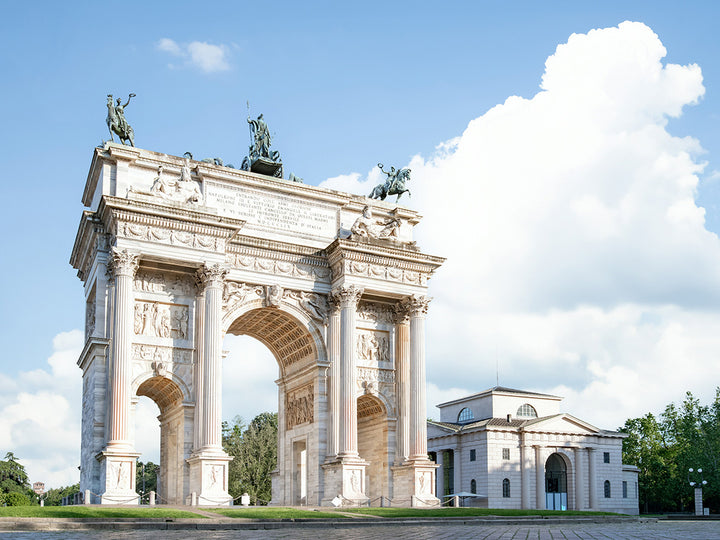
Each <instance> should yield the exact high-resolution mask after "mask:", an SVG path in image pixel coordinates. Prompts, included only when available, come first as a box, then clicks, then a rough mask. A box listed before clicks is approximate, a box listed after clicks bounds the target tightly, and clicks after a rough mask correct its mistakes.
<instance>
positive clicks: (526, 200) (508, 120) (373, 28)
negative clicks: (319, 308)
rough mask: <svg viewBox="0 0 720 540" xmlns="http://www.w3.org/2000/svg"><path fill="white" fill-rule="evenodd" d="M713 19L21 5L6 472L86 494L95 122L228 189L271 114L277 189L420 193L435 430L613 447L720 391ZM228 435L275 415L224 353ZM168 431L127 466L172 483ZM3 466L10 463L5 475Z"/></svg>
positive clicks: (259, 388)
mask: <svg viewBox="0 0 720 540" xmlns="http://www.w3.org/2000/svg"><path fill="white" fill-rule="evenodd" d="M719 11H720V5H718V4H717V3H715V2H692V1H691V2H684V3H679V2H662V1H652V2H650V1H648V2H632V1H624V2H613V1H606V2H602V3H600V2H593V3H591V2H560V1H549V2H542V3H538V2H489V1H478V2H445V3H443V4H442V5H439V4H438V3H437V2H432V3H430V2H393V3H385V2H373V1H369V2H362V3H353V4H349V3H330V2H328V3H320V2H304V3H297V2H274V3H265V4H261V3H245V2H243V3H240V2H205V3H203V4H202V7H201V8H199V5H198V4H197V3H195V2H194V3H188V2H173V3H169V2H167V3H166V2H143V3H140V2H133V1H129V2H125V3H122V4H118V5H114V6H112V7H110V8H105V7H103V6H101V5H98V4H97V3H90V2H65V3H60V4H57V3H51V2H35V3H19V2H14V3H7V4H6V5H4V6H3V15H4V16H3V17H2V20H0V51H2V53H0V73H2V77H1V78H0V121H1V125H2V127H1V128H0V164H2V170H3V178H4V188H5V201H6V202H5V205H4V208H3V212H1V213H0V224H1V225H2V228H3V230H5V231H6V233H5V234H4V235H3V239H2V250H0V256H1V257H2V262H3V264H2V265H0V272H2V277H3V283H4V284H5V288H4V295H3V301H2V303H0V338H1V339H2V344H3V348H2V352H1V353H0V453H2V454H3V455H4V453H5V452H7V451H12V452H14V453H15V455H16V456H18V457H19V458H20V460H21V463H23V464H24V465H25V466H26V468H27V470H28V473H29V475H30V479H31V481H38V480H39V481H44V482H46V485H47V486H48V487H58V486H60V485H67V484H70V483H74V482H76V481H77V479H78V472H77V466H78V465H79V453H80V452H79V445H80V389H81V373H80V370H79V368H77V366H76V364H75V363H76V361H77V358H78V356H79V353H80V351H81V349H82V346H83V335H82V331H81V329H82V328H83V327H84V321H83V318H84V296H83V290H82V284H81V282H80V280H79V279H78V278H77V276H76V272H75V270H73V269H72V268H71V267H70V265H69V263H68V260H69V258H70V252H71V249H72V245H73V241H74V238H75V233H76V231H77V227H78V224H79V222H80V217H81V212H82V210H83V208H82V204H81V202H80V198H81V195H82V191H83V188H84V184H85V179H86V177H87V172H88V169H89V165H90V160H91V157H92V152H93V148H94V147H95V146H96V145H98V144H101V143H102V142H103V141H104V140H106V139H107V138H108V133H107V128H106V125H105V115H106V112H107V111H106V107H105V100H106V95H107V94H110V93H112V94H113V95H115V96H121V97H123V98H125V97H126V96H127V95H128V94H129V93H131V92H132V93H135V94H136V97H135V98H133V99H132V101H131V103H130V105H129V106H128V107H127V108H126V117H127V119H128V122H129V123H130V124H131V125H132V127H133V129H134V131H135V134H136V138H135V141H136V145H137V146H139V147H141V148H145V149H148V150H153V151H158V152H164V153H169V154H173V155H182V154H183V153H184V152H185V151H190V152H192V153H193V154H194V156H195V157H197V158H205V157H220V158H221V159H223V160H224V161H225V162H226V163H234V164H235V165H239V163H240V162H241V161H242V158H243V157H244V155H245V154H246V151H247V147H248V144H249V142H250V141H249V133H248V130H247V127H246V126H247V124H246V121H245V118H246V117H247V115H248V111H249V112H250V114H252V115H257V114H259V113H261V112H262V113H263V114H264V116H265V119H266V121H267V122H268V125H269V127H270V130H271V132H272V134H273V148H275V149H277V150H279V151H280V153H281V155H282V158H283V162H284V164H285V168H286V173H290V172H293V173H294V174H296V175H298V176H300V177H302V178H304V180H305V182H306V183H309V184H312V185H320V186H325V187H331V188H334V189H342V190H346V191H349V192H351V193H358V194H365V193H369V192H370V189H371V188H372V186H373V185H374V184H375V183H376V182H378V181H379V179H380V176H379V172H378V170H377V168H373V167H374V165H375V164H377V163H378V162H382V163H385V164H386V165H390V164H392V165H394V166H396V167H404V166H407V167H410V168H411V169H412V180H411V184H410V187H411V190H412V196H411V197H410V198H408V199H405V198H404V199H403V201H402V203H403V204H404V205H406V206H408V207H410V208H413V209H415V210H417V211H419V212H420V213H421V214H423V216H424V219H423V221H422V222H421V223H420V224H419V225H418V226H417V227H416V228H415V239H416V240H417V242H418V245H419V246H420V247H421V249H422V250H423V251H425V252H427V253H431V254H434V255H440V256H443V257H447V261H446V263H445V264H444V265H443V267H442V268H441V269H440V270H438V272H437V273H436V275H435V276H434V277H433V279H432V280H431V282H430V295H431V296H433V297H434V300H433V302H432V304H431V308H430V312H429V316H428V320H427V381H428V412H429V415H430V416H433V415H434V416H437V410H436V409H434V408H433V406H434V405H435V404H437V403H440V402H442V401H446V400H449V399H454V398H457V397H461V396H463V395H465V394H468V393H471V392H476V391H480V390H483V389H485V388H488V387H491V386H494V385H495V384H496V382H499V383H500V384H501V385H504V386H510V387H514V388H522V389H527V390H533V391H540V392H547V393H552V394H557V395H561V396H563V397H565V401H564V402H563V405H562V408H563V410H564V411H566V412H569V413H571V414H573V415H575V416H577V417H579V418H582V419H584V420H586V421H589V422H591V423H593V424H595V425H597V426H598V427H601V428H607V429H615V428H617V427H619V426H621V425H622V424H623V423H624V421H625V419H626V418H629V417H636V416H640V415H644V414H646V413H647V412H653V413H656V414H657V413H659V412H661V411H662V409H663V408H664V406H665V405H666V404H668V403H670V402H672V401H676V402H677V401H680V400H682V399H683V397H684V394H685V392H686V391H691V392H693V394H695V396H697V397H699V398H701V400H702V401H704V402H706V403H707V402H709V401H710V399H711V398H712V397H713V395H714V391H715V388H716V387H717V386H718V385H720V362H718V361H717V359H718V357H719V356H720V242H719V241H718V233H719V232H720V137H719V136H718V135H717V133H718V130H717V129H716V126H717V125H718V120H719V119H720V97H719V91H720V43H719V42H718V40H717V37H716V27H715V25H716V21H717V20H718V16H719V15H720V13H719ZM224 347H225V348H226V349H227V350H229V351H230V354H229V356H228V358H227V360H226V361H225V364H224V368H223V389H224V398H223V416H224V418H225V419H227V420H231V419H232V418H233V417H234V416H236V415H239V416H241V417H242V418H243V419H244V420H245V421H246V422H247V421H249V420H251V419H252V418H253V417H254V416H255V415H256V414H258V413H260V412H262V411H265V410H276V407H277V406H276V403H277V391H276V388H275V385H274V383H273V381H274V380H275V378H276V377H277V365H276V363H275V360H274V359H273V358H272V356H271V355H270V354H269V352H268V351H267V349H265V347H264V346H263V345H261V344H260V343H259V342H256V341H254V340H252V338H247V337H235V336H228V337H227V338H226V339H225V343H224ZM157 414H158V410H157V407H156V406H155V405H154V404H153V403H152V402H150V401H149V400H148V399H147V398H142V399H141V400H140V404H139V407H138V414H137V427H138V433H140V434H142V435H141V436H139V437H138V440H137V447H138V450H139V451H141V452H142V453H143V459H150V460H153V461H156V462H157V460H158V453H159V451H158V447H159V431H158V430H157V428H156V424H157V421H156V420H155V417H156V416H157ZM0 457H2V456H0Z"/></svg>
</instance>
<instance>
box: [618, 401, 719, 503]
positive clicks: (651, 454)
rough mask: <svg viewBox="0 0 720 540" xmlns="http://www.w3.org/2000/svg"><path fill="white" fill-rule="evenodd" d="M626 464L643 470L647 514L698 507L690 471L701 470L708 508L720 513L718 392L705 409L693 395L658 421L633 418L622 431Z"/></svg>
mask: <svg viewBox="0 0 720 540" xmlns="http://www.w3.org/2000/svg"><path fill="white" fill-rule="evenodd" d="M621 431H624V432H625V433H627V434H628V437H627V438H626V439H625V440H624V441H623V463H627V464H630V465H636V466H637V467H639V469H640V477H639V484H640V486H639V488H640V490H639V496H640V508H641V509H642V510H643V511H644V512H680V511H687V510H689V509H690V508H692V507H693V505H694V492H693V489H692V488H691V486H690V484H689V480H694V481H698V480H699V476H697V473H693V477H692V478H689V473H688V469H690V468H692V469H694V470H695V471H697V469H702V470H703V478H704V479H705V480H707V482H708V483H707V485H706V486H705V488H704V489H703V499H704V504H705V506H706V507H708V508H711V509H712V510H714V511H718V510H720V468H719V465H720V463H719V461H720V388H718V389H717V390H716V393H715V398H714V400H713V402H712V403H711V404H710V405H708V406H704V405H701V404H700V401H699V400H698V399H696V398H695V397H694V396H693V395H692V394H691V393H690V392H688V393H687V394H686V396H685V400H684V401H683V402H682V403H681V404H680V406H676V405H675V404H674V403H671V404H670V405H668V406H667V407H665V411H664V412H663V413H662V414H661V415H660V417H659V418H655V416H653V415H652V414H650V413H648V414H647V415H645V416H643V417H640V418H631V419H629V420H627V421H626V422H625V425H624V426H623V427H622V428H621Z"/></svg>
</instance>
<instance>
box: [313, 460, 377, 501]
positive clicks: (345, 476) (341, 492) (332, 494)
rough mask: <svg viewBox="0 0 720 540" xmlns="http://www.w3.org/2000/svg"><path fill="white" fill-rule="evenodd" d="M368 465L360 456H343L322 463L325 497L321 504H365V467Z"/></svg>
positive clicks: (366, 497)
mask: <svg viewBox="0 0 720 540" xmlns="http://www.w3.org/2000/svg"><path fill="white" fill-rule="evenodd" d="M368 465H370V463H368V462H367V461H365V460H364V459H362V458H360V457H350V458H348V457H343V458H338V459H337V461H331V462H327V463H324V464H323V465H322V468H323V470H324V471H325V490H324V493H325V497H323V499H322V501H320V504H321V505H322V506H361V505H365V504H367V502H368V500H369V498H368V496H367V495H365V489H366V487H365V469H366V468H367V466H368Z"/></svg>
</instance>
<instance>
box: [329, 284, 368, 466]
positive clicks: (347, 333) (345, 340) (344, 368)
mask: <svg viewBox="0 0 720 540" xmlns="http://www.w3.org/2000/svg"><path fill="white" fill-rule="evenodd" d="M362 293H363V289H362V288H359V287H355V286H354V285H350V286H349V287H342V288H340V289H338V291H337V292H336V293H335V294H336V296H337V298H338V299H339V300H340V379H341V383H340V407H339V410H340V422H341V423H340V425H341V426H342V430H341V432H340V443H339V449H338V450H339V451H338V455H340V456H342V457H356V456H358V447H357V401H356V400H355V386H356V379H357V374H356V370H355V312H356V311H357V303H358V301H359V300H360V296H361V295H362Z"/></svg>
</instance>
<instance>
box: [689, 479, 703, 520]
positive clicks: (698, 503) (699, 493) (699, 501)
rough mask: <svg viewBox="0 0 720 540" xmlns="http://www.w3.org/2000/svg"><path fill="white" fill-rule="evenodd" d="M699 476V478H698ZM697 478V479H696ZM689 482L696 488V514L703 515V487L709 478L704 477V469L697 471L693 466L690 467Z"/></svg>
mask: <svg viewBox="0 0 720 540" xmlns="http://www.w3.org/2000/svg"><path fill="white" fill-rule="evenodd" d="M698 478H699V480H698ZM696 480H697V481H696ZM688 482H689V483H690V487H693V488H695V515H696V516H702V515H703V497H702V488H703V486H706V485H707V480H704V479H703V470H702V469H698V470H697V471H695V470H694V469H693V468H692V467H690V468H689V469H688Z"/></svg>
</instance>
